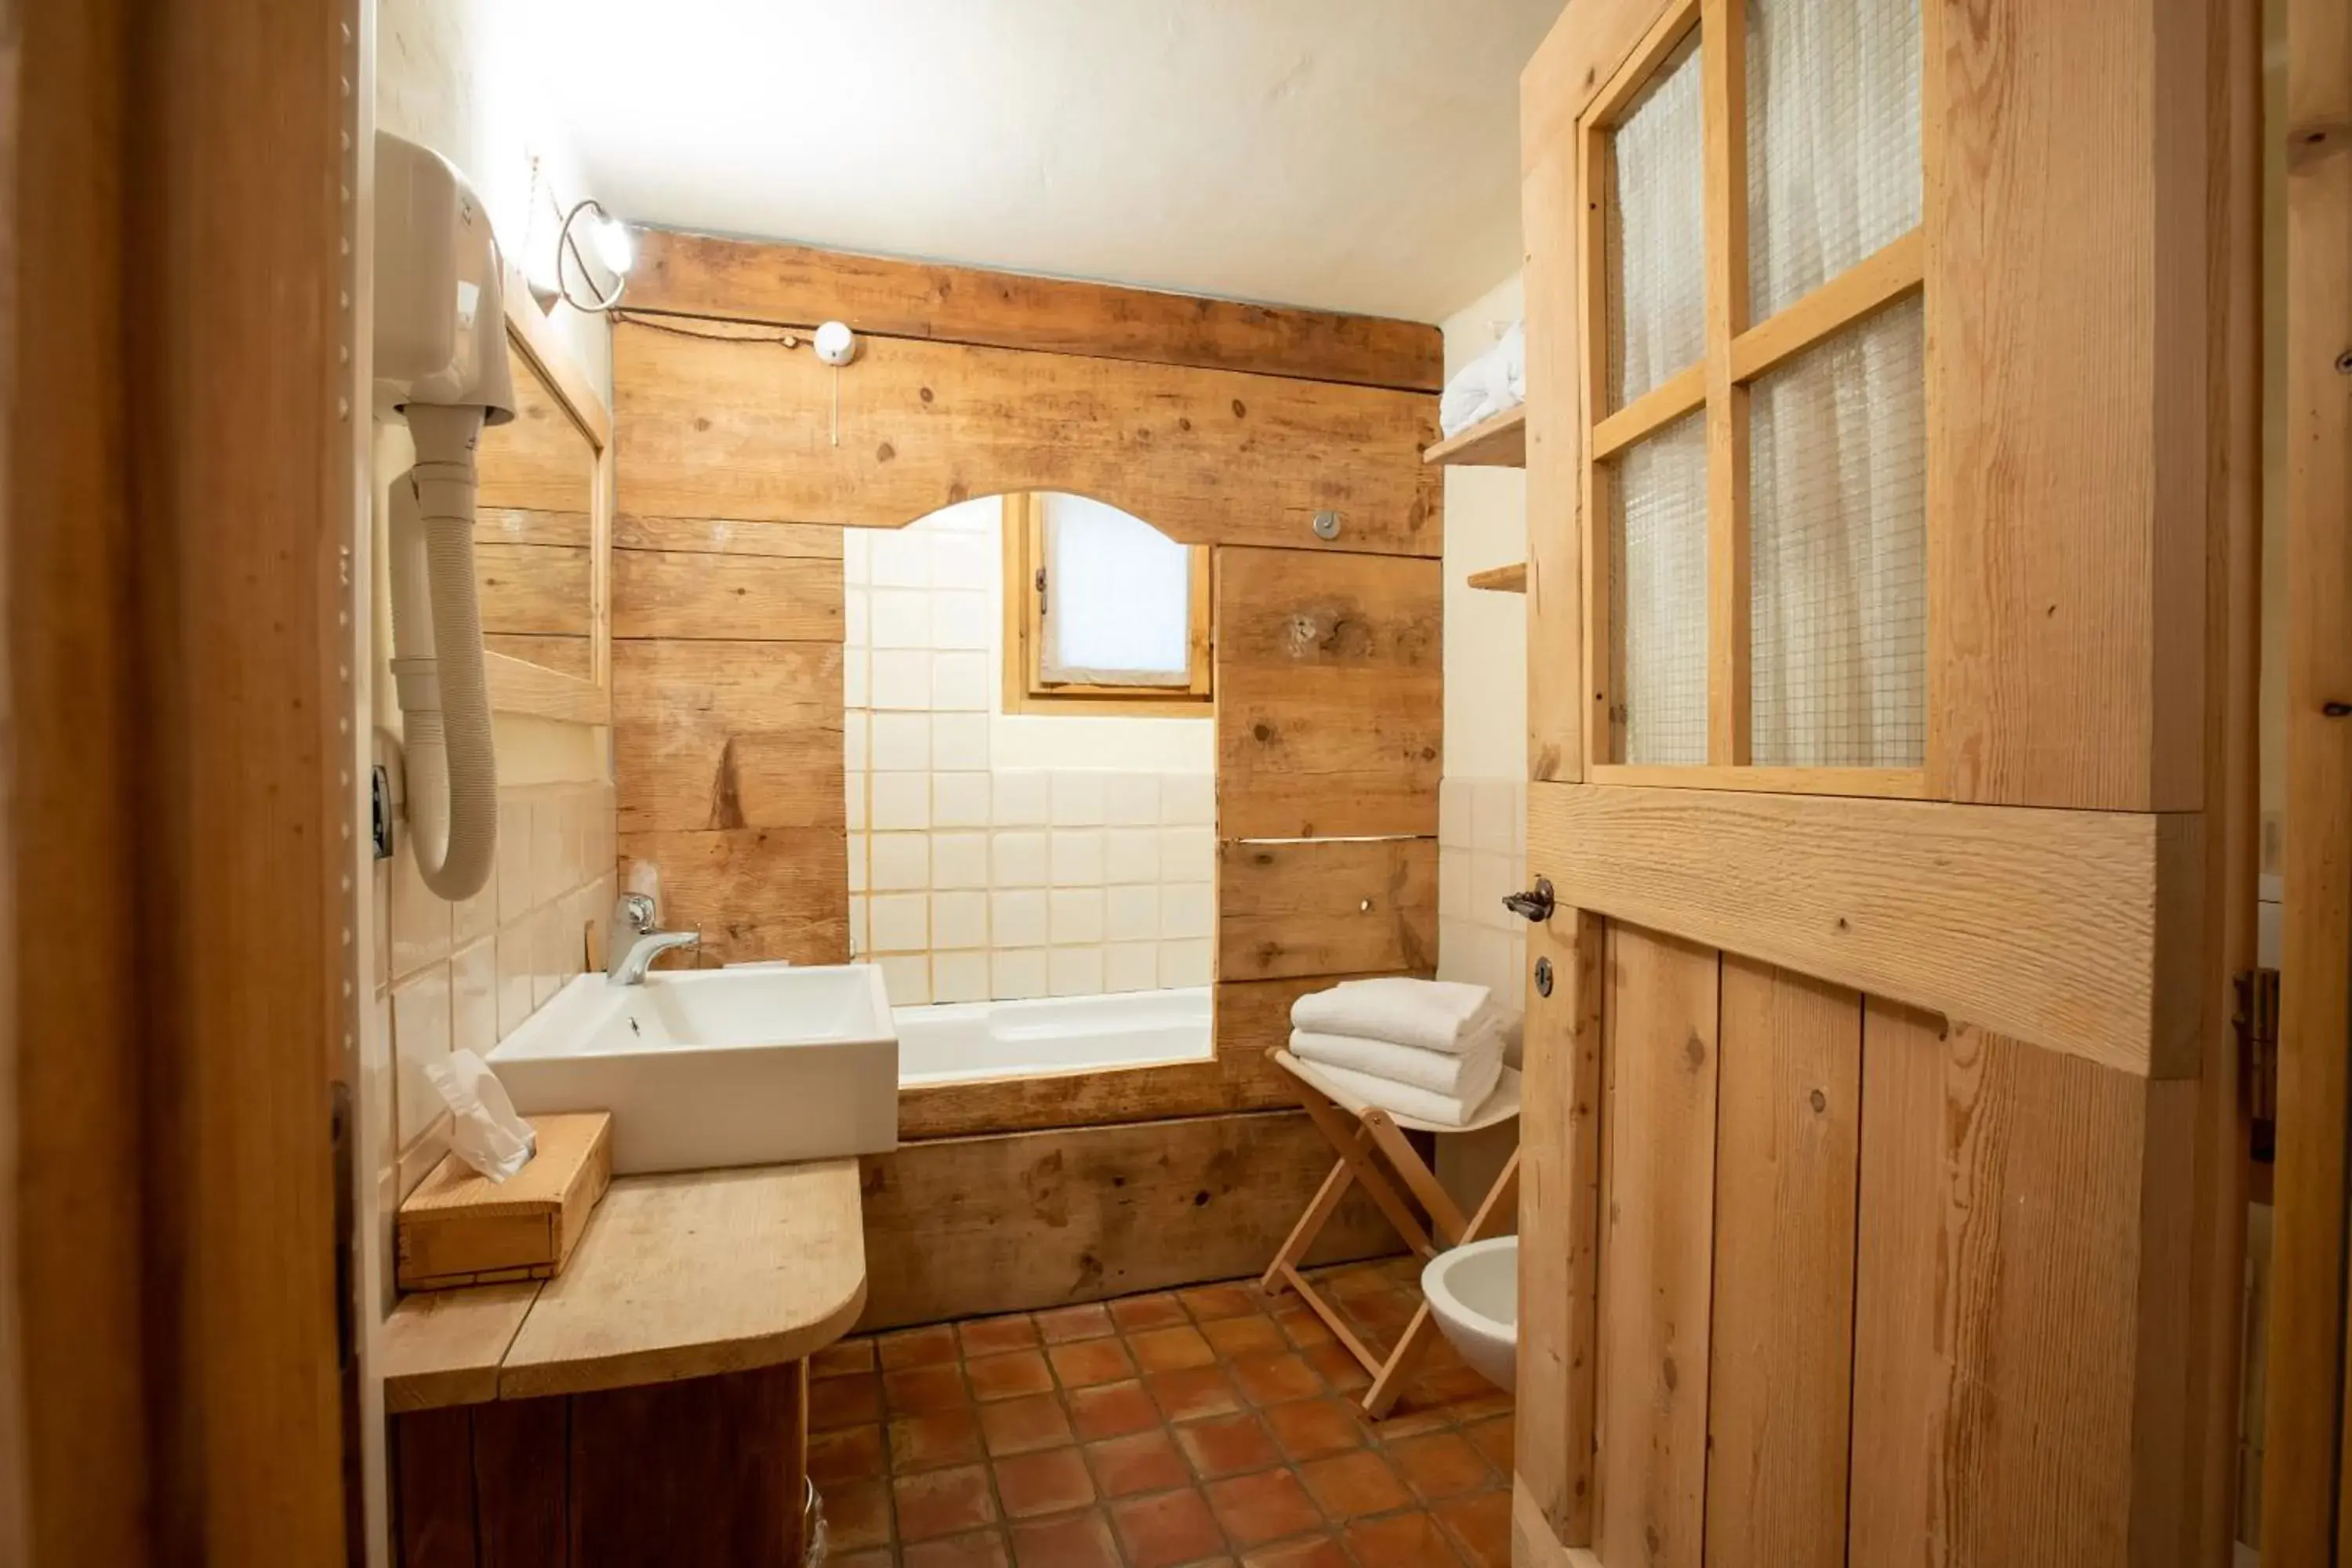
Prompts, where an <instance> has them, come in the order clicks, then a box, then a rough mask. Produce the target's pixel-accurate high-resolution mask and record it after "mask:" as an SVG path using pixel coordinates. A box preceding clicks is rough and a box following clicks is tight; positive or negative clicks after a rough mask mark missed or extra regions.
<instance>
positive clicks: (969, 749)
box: [931, 713, 989, 773]
mask: <svg viewBox="0 0 2352 1568" xmlns="http://www.w3.org/2000/svg"><path fill="white" fill-rule="evenodd" d="M988 757H989V752H988V715H987V714H985V713H934V714H932V715H931V765H932V766H933V767H935V768H938V769H940V771H941V772H962V771H966V770H971V771H975V772H979V773H986V772H987V771H988Z"/></svg>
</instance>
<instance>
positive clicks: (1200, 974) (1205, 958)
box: [1160, 942, 1213, 987]
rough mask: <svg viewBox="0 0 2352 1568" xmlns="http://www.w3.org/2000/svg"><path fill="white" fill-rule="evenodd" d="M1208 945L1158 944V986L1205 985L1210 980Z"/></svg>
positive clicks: (1188, 943) (1191, 943) (1211, 961)
mask: <svg viewBox="0 0 2352 1568" xmlns="http://www.w3.org/2000/svg"><path fill="white" fill-rule="evenodd" d="M1210 945H1211V944H1210V943H1208V942H1161V943H1160V984H1162V985H1166V986H1171V987H1173V986H1190V985H1206V984H1208V983H1209V981H1210V978H1211V973H1212V969H1211V965H1212V963H1213V960H1212V958H1211V956H1210Z"/></svg>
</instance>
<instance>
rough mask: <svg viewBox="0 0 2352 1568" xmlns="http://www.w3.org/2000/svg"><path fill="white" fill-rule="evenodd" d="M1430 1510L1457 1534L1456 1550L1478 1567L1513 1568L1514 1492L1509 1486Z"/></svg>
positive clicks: (1453, 1501) (1439, 1520)
mask: <svg viewBox="0 0 2352 1568" xmlns="http://www.w3.org/2000/svg"><path fill="white" fill-rule="evenodd" d="M1430 1511H1431V1512H1432V1513H1433V1514H1435V1515H1436V1516H1437V1521H1438V1522H1439V1523H1440V1524H1443V1525H1444V1526H1445V1530H1446V1533H1448V1534H1449V1535H1451V1536H1453V1537H1454V1547H1455V1549H1456V1550H1458V1551H1459V1552H1461V1553H1462V1555H1463V1557H1464V1558H1465V1560H1467V1561H1468V1562H1470V1563H1474V1564H1475V1565H1476V1568H1510V1563H1511V1494H1510V1492H1509V1491H1508V1490H1507V1489H1496V1490H1494V1491H1485V1492H1479V1493H1476V1494H1475V1495H1474V1496H1471V1497H1461V1498H1454V1499H1453V1500H1451V1501H1448V1502H1442V1503H1439V1504H1438V1505H1437V1506H1436V1507H1435V1508H1433V1509H1432V1510H1430Z"/></svg>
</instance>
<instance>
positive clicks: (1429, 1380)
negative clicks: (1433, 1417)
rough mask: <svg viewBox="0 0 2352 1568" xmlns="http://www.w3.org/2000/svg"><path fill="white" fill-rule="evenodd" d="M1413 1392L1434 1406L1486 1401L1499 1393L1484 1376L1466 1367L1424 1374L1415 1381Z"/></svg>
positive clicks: (1445, 1368)
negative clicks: (1471, 1400) (1478, 1400)
mask: <svg viewBox="0 0 2352 1568" xmlns="http://www.w3.org/2000/svg"><path fill="white" fill-rule="evenodd" d="M1413 1384H1414V1388H1413V1392H1414V1393H1416V1394H1419V1395H1421V1396H1422V1397H1423V1398H1424V1399H1427V1400H1428V1401H1429V1402H1430V1403H1431V1404H1433V1405H1457V1404H1460V1403H1462V1402H1463V1401H1465V1400H1470V1399H1484V1398H1486V1396H1487V1395H1488V1394H1495V1393H1496V1392H1498V1391H1497V1390H1496V1387H1495V1385H1494V1384H1491V1383H1489V1382H1487V1381H1486V1377H1485V1375H1484V1374H1482V1373H1476V1372H1473V1371H1472V1370H1471V1369H1470V1368H1468V1367H1466V1366H1453V1367H1443V1368H1440V1369H1439V1370H1437V1371H1435V1372H1423V1373H1422V1374H1421V1375H1420V1376H1419V1377H1417V1378H1415V1379H1414V1380H1413Z"/></svg>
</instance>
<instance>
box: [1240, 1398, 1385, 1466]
mask: <svg viewBox="0 0 2352 1568" xmlns="http://www.w3.org/2000/svg"><path fill="white" fill-rule="evenodd" d="M1264 1414H1265V1424H1266V1426H1267V1427H1268V1428H1269V1429H1270V1430H1271V1431H1272V1432H1273V1433H1274V1440H1275V1442H1276V1444H1277V1445H1278V1446H1280V1447H1281V1449H1282V1452H1283V1454H1284V1455H1285V1456H1286V1458H1290V1459H1292V1460H1294V1461H1296V1460H1300V1459H1319V1458H1323V1457H1325V1456H1326V1455H1328V1454H1344V1453H1346V1452H1347V1451H1348V1450H1349V1449H1350V1448H1360V1447H1363V1446H1364V1425H1363V1423H1362V1422H1361V1421H1360V1420H1358V1419H1357V1418H1356V1412H1355V1410H1354V1409H1353V1408H1352V1407H1351V1406H1349V1405H1346V1404H1343V1403H1342V1402H1340V1401H1339V1400H1337V1399H1301V1400H1296V1401H1294V1402H1292V1403H1291V1404H1288V1405H1275V1406H1273V1407H1272V1408H1271V1409H1268V1410H1266V1411H1265V1413H1264Z"/></svg>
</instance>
